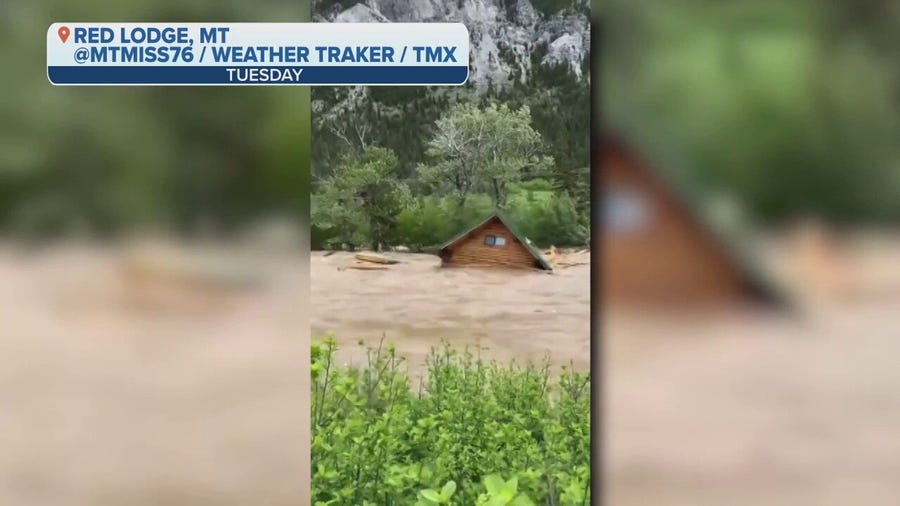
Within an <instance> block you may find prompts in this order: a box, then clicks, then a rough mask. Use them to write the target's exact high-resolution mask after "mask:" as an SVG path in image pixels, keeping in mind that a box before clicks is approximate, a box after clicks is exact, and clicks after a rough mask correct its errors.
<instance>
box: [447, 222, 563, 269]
mask: <svg viewBox="0 0 900 506" xmlns="http://www.w3.org/2000/svg"><path fill="white" fill-rule="evenodd" d="M439 256H440V257H441V265H442V266H443V267H509V268H519V269H540V270H545V271H552V270H553V267H552V266H551V265H550V262H548V261H547V259H546V258H544V256H543V255H542V254H541V252H540V250H538V249H537V247H535V245H534V244H532V243H531V241H530V240H529V239H528V238H527V237H525V236H523V235H521V234H519V233H518V232H516V230H515V229H514V228H513V227H512V226H511V225H510V222H509V220H508V219H506V218H504V217H503V216H501V214H500V213H499V212H494V213H492V214H491V215H490V216H488V217H487V218H485V219H484V220H482V221H481V222H479V223H478V224H477V225H475V226H474V227H471V228H469V229H467V230H464V231H463V232H461V233H460V234H459V235H457V236H456V237H454V238H453V239H450V240H449V241H447V242H446V243H445V244H444V245H443V246H441V248H440V252H439Z"/></svg>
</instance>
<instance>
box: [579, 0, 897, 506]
mask: <svg viewBox="0 0 900 506" xmlns="http://www.w3.org/2000/svg"><path fill="white" fill-rule="evenodd" d="M593 7H594V10H593V13H592V14H593V16H594V21H595V22H596V23H597V26H598V28H599V34H598V35H599V36H598V37H596V39H595V40H597V42H598V46H596V47H597V50H595V52H594V55H593V57H594V65H595V66H597V68H599V70H598V72H600V74H599V75H600V76H601V79H600V83H601V84H600V86H599V87H595V88H594V99H595V108H594V113H595V115H596V118H597V119H598V120H599V123H600V124H602V130H603V133H604V134H603V135H602V136H601V137H600V138H596V139H595V143H594V148H593V149H594V157H593V164H594V169H595V170H600V169H601V168H602V179H603V191H602V193H601V195H602V200H601V201H600V202H596V203H595V208H594V211H595V215H596V218H598V219H602V220H603V227H604V230H603V241H604V242H603V252H602V258H603V264H604V265H603V267H604V270H603V274H602V276H603V296H604V298H603V300H602V304H603V313H602V315H603V316H602V318H603V325H602V331H603V339H604V341H603V343H604V344H603V346H604V348H603V364H604V368H605V370H604V375H605V378H606V385H605V391H604V399H605V402H604V405H603V409H604V411H603V413H604V431H605V434H604V445H605V447H604V451H605V461H604V471H605V473H606V474H605V476H606V478H605V483H604V485H605V497H606V499H607V503H608V504H612V505H616V506H619V505H637V504H642V505H643V504H654V505H703V504H729V505H743V504H747V505H751V504H752V505H758V504H766V505H781V504H785V505H787V504H823V505H825V504H827V505H844V504H879V505H880V504H897V503H898V501H900V489H898V488H897V487H896V483H895V482H896V477H897V476H898V475H900V429H898V428H897V427H900V374H897V371H896V366H895V364H896V361H895V359H894V357H895V356H896V355H897V353H898V352H900V345H898V343H900V311H898V309H900V142H898V141H900V114H898V113H900V59H898V55H900V4H898V3H897V2H893V1H889V0H865V1H858V0H853V1H838V0H811V1H797V2H771V1H754V2H744V1H723V0H719V1H712V0H703V1H701V0H676V1H672V0H666V1H662V0H640V1H620V0H608V1H604V2H595V3H594V5H593ZM597 104H599V107H598V105H597Z"/></svg>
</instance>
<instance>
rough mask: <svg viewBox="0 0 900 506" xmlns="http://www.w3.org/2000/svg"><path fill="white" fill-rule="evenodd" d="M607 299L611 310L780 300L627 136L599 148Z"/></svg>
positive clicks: (598, 215)
mask: <svg viewBox="0 0 900 506" xmlns="http://www.w3.org/2000/svg"><path fill="white" fill-rule="evenodd" d="M593 164H594V168H595V170H599V176H600V185H599V186H600V190H601V191H600V192H599V195H600V198H601V202H600V203H601V206H597V207H595V209H594V211H595V219H596V220H599V221H600V223H601V227H602V253H601V255H600V257H601V258H602V267H601V270H602V274H601V284H602V296H603V300H604V302H605V303H610V304H613V305H648V304H649V305H660V304H662V305H677V306H684V305H696V304H700V305H708V304H711V303H712V304H723V303H724V304H732V303H737V304H743V303H746V302H764V303H769V302H778V301H781V295H780V294H779V293H778V292H777V291H776V290H775V288H774V286H772V284H771V280H770V279H765V277H764V276H763V275H762V272H761V271H760V269H759V267H758V266H757V265H755V264H754V262H753V261H752V260H753V259H751V258H749V257H747V255H746V254H745V253H746V252H744V251H741V249H740V248H738V247H737V246H736V244H733V241H732V242H730V241H728V240H727V238H726V237H725V236H723V235H722V234H721V233H720V232H719V231H717V230H716V229H715V227H713V226H712V224H711V223H710V222H709V220H707V219H706V216H705V215H704V214H703V213H701V212H699V210H698V209H696V208H694V207H692V206H691V205H690V203H691V200H690V199H688V198H684V195H683V193H682V192H681V191H680V190H679V189H678V188H677V185H675V184H673V183H672V182H671V181H670V180H668V179H666V178H665V177H664V176H663V174H662V173H660V172H658V171H657V170H654V168H653V167H651V166H650V165H649V164H648V163H647V162H646V161H645V159H644V158H642V157H641V156H640V155H639V154H638V153H637V152H636V151H635V150H634V149H633V148H632V146H631V145H630V144H629V143H627V142H626V141H625V140H624V139H623V138H622V137H620V136H617V135H615V134H605V135H604V137H603V138H602V139H600V140H599V142H596V141H595V143H594V154H593Z"/></svg>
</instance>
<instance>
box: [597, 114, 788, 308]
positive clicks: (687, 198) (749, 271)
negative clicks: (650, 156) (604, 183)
mask: <svg viewBox="0 0 900 506" xmlns="http://www.w3.org/2000/svg"><path fill="white" fill-rule="evenodd" d="M602 136H603V137H602V138H601V139H600V141H601V142H600V143H598V144H599V146H601V149H602V150H603V152H607V150H609V151H611V152H613V153H615V154H617V155H618V156H621V157H622V158H625V159H627V160H629V162H630V163H631V164H632V165H634V166H635V167H636V168H637V169H638V170H643V171H646V172H648V173H649V174H650V175H651V176H652V177H653V178H655V179H656V180H657V181H658V182H659V183H660V185H661V186H662V187H664V189H665V191H667V192H668V193H669V194H670V197H671V198H673V199H674V200H675V201H676V202H677V203H678V205H680V206H681V207H682V209H683V210H684V212H685V213H686V214H687V216H688V217H689V219H691V220H693V221H694V222H695V223H697V224H698V225H699V226H700V228H701V229H702V230H703V232H704V233H705V234H706V235H707V237H708V238H709V239H710V241H711V242H712V243H713V245H714V246H715V247H716V248H718V249H719V251H720V252H721V253H722V254H723V255H724V256H725V258H726V259H727V261H728V262H729V263H731V265H732V266H734V268H735V269H737V271H738V274H739V275H740V277H741V280H742V282H743V283H744V285H745V286H746V287H747V288H748V289H749V291H750V293H751V294H752V295H753V296H754V297H756V298H758V299H761V300H763V301H766V302H770V303H774V304H776V305H787V304H788V300H787V297H786V295H785V293H784V291H783V290H782V289H781V287H779V286H777V283H776V282H775V280H773V279H772V278H771V277H769V276H767V275H766V272H765V270H764V269H763V266H762V265H761V264H760V262H759V261H758V260H757V259H756V258H754V257H752V256H751V254H750V253H749V252H748V251H747V248H746V247H744V245H742V244H740V241H739V240H738V239H737V234H736V233H734V232H733V231H729V230H725V229H723V227H722V226H720V225H717V224H716V223H715V222H714V220H712V219H710V217H709V215H708V214H707V213H705V212H703V210H702V209H701V208H700V207H699V206H696V205H693V203H694V202H696V201H697V199H696V198H692V197H694V195H693V193H692V192H690V191H688V190H687V188H685V186H684V185H681V184H678V182H677V181H676V180H675V179H674V178H672V177H670V176H669V175H668V174H664V173H662V172H660V171H659V170H655V169H654V165H653V164H651V163H649V161H648V160H647V159H646V158H644V157H643V156H642V155H641V154H638V151H637V150H636V149H635V148H634V145H633V144H631V143H630V142H629V141H628V140H627V139H626V138H625V137H624V136H623V135H622V134H621V133H620V132H610V131H606V132H603V134H602Z"/></svg>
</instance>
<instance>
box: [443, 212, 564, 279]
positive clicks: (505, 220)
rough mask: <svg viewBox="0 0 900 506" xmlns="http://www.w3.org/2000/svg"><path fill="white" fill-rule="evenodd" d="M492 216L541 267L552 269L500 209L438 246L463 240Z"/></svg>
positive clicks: (444, 247)
mask: <svg viewBox="0 0 900 506" xmlns="http://www.w3.org/2000/svg"><path fill="white" fill-rule="evenodd" d="M494 218H496V219H498V220H500V223H502V224H503V226H504V227H506V228H507V229H509V231H510V232H511V233H512V234H513V235H514V236H516V239H518V240H519V242H520V243H522V245H523V246H525V249H527V250H528V252H529V253H531V256H533V257H534V259H535V260H537V262H538V263H539V264H540V265H541V268H543V269H545V270H548V271H552V270H553V266H551V265H550V262H548V261H547V259H546V258H544V254H543V253H541V250H539V249H538V248H537V246H535V245H534V243H532V242H531V240H530V239H529V238H527V237H525V236H524V235H522V234H521V233H519V231H518V230H517V229H516V228H515V227H514V226H513V225H512V224H511V222H510V221H509V219H508V218H506V217H504V216H503V214H502V213H501V212H500V211H496V210H495V211H494V212H492V213H491V214H490V215H488V216H487V217H486V218H485V219H483V220H481V221H479V222H478V223H477V224H476V225H474V226H472V227H469V228H468V229H466V230H463V231H462V232H460V233H459V234H457V235H456V236H455V237H453V238H452V239H450V240H449V241H447V242H446V243H444V244H443V245H442V246H441V248H440V249H441V251H443V250H445V249H447V248H449V247H452V246H453V245H454V244H456V243H458V242H459V241H461V240H463V239H464V238H466V236H468V235H469V234H471V233H472V232H474V231H475V230H477V229H479V228H481V227H483V226H484V225H486V224H487V223H488V222H489V221H491V220H493V219H494Z"/></svg>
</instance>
